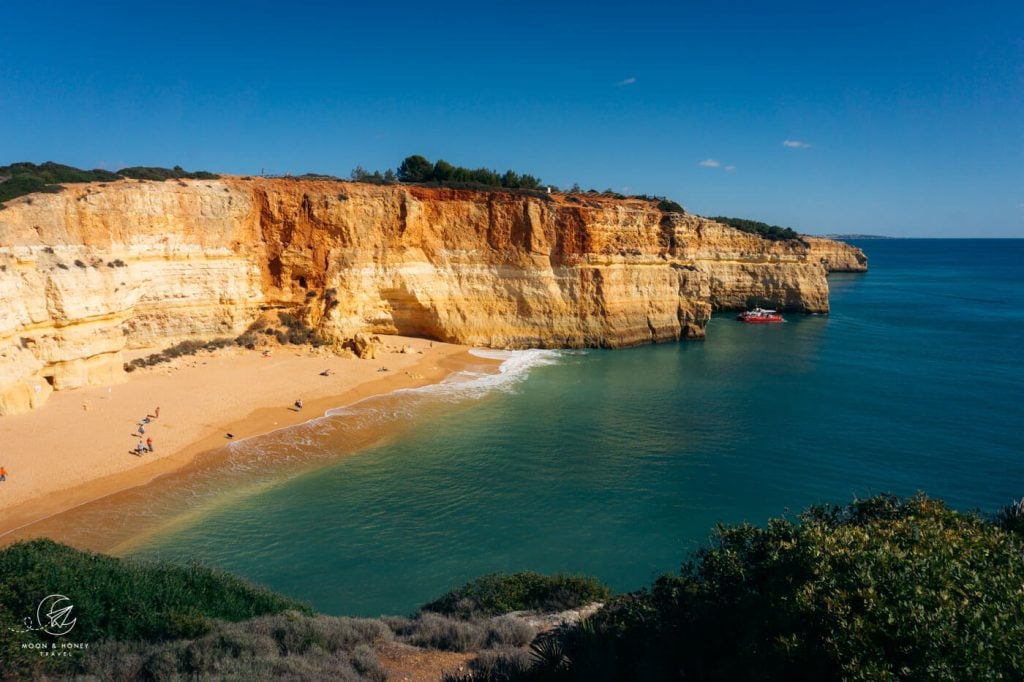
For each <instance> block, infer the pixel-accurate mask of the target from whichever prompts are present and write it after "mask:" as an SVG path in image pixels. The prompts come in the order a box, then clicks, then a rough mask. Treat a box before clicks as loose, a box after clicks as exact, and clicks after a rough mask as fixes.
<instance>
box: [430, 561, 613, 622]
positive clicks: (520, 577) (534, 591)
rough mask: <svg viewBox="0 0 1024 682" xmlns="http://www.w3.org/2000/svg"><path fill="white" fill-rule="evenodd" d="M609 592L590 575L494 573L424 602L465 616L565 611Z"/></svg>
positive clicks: (604, 597) (436, 610) (603, 598)
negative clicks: (531, 611)
mask: <svg viewBox="0 0 1024 682" xmlns="http://www.w3.org/2000/svg"><path fill="white" fill-rule="evenodd" d="M609 594H610V592H609V590H608V588H607V587H605V586H604V585H602V584H601V583H600V582H598V581H597V579H595V578H591V577H588V576H581V575H563V574H558V575H552V576H547V575H541V574H540V573H533V572H524V573H512V574H508V573H491V574H489V575H485V576H483V577H481V578H477V579H476V580H473V581H470V582H468V583H466V584H465V585H463V586H462V587H459V588H457V589H454V590H452V591H451V592H448V593H447V594H445V595H444V596H442V597H440V598H439V599H436V600H435V601H432V602H430V603H429V604H427V605H425V606H424V607H423V608H422V611H433V612H436V613H444V614H448V615H458V616H460V617H463V618H466V617H469V616H471V615H479V614H482V615H499V614H503V613H509V612H510V611H521V610H527V609H530V610H537V611H563V610H565V609H572V608H576V607H579V606H582V605H584V604H589V603H591V602H597V601H604V600H605V599H607V598H608V595H609Z"/></svg>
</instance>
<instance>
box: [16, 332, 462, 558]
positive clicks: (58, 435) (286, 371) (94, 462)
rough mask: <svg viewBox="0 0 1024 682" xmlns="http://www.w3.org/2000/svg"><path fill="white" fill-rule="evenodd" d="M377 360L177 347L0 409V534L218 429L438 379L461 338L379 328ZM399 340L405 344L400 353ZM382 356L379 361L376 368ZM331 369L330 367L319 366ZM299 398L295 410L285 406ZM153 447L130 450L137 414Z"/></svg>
mask: <svg viewBox="0 0 1024 682" xmlns="http://www.w3.org/2000/svg"><path fill="white" fill-rule="evenodd" d="M382 340H383V342H384V344H385V348H386V349H389V350H390V352H388V351H387V350H386V351H385V352H384V353H382V354H380V355H379V356H378V357H377V358H376V359H375V360H358V359H354V358H342V357H337V356H335V355H329V354H326V353H320V352H318V351H314V350H313V349H308V348H299V347H282V348H278V349H275V350H274V351H273V353H272V355H271V356H270V357H263V356H262V354H261V353H259V352H256V351H245V350H241V349H236V348H229V349H222V350H218V351H215V352H213V353H209V352H203V353H200V354H198V355H196V356H192V357H186V358H179V359H178V360H175V361H174V362H173V363H169V364H166V365H158V366H157V367H154V368H150V369H146V370H141V371H137V372H134V373H132V374H131V375H129V380H128V382H127V383H123V384H115V385H114V386H111V387H106V386H103V387H90V388H84V389H77V390H72V391H66V392H58V393H55V394H54V395H53V396H52V397H51V398H50V400H49V402H48V403H47V404H46V405H45V406H44V407H43V408H42V409H39V410H36V411H34V412H31V413H28V414H22V415H10V416H5V417H0V466H3V467H5V468H6V469H7V472H8V476H7V481H6V482H2V483H0V545H2V544H3V543H4V537H3V534H4V533H6V532H8V531H10V530H12V529H15V528H19V527H22V526H24V525H26V524H29V523H32V522H34V521H37V520H39V519H42V518H46V517H48V516H52V515H54V514H57V513H60V512H62V511H66V510H68V509H72V508H74V507H76V506H78V505H80V504H84V503H86V502H89V501H92V500H96V499H100V498H102V497H105V496H107V495H110V494H112V493H114V492H117V491H119V490H124V489H127V488H131V487H134V486H138V485H143V484H145V483H147V482H149V481H151V480H153V479H154V478H156V477H157V476H159V475H161V474H163V473H167V472H169V471H174V470H177V469H180V468H181V467H183V466H185V465H187V464H188V463H189V462H190V461H191V460H192V459H193V458H194V457H195V455H197V454H198V453H200V452H203V451H205V450H208V449H210V448H213V447H216V446H218V445H222V444H224V442H225V434H226V433H228V432H230V433H232V434H233V435H234V436H235V437H236V438H243V437H247V436H253V435H256V434H259V433H265V432H268V431H272V430H274V429H276V428H280V427H283V426H287V425H290V424H297V423H299V422H302V421H305V420H307V419H311V418H313V417H315V416H319V415H321V414H323V413H324V411H325V410H326V409H328V408H330V407H337V406H341V405H346V404H350V403H352V402H355V401H356V400H359V399H362V398H365V397H367V396H369V395H377V394H383V393H388V392H390V391H393V390H395V389H398V388H404V387H411V386H421V385H425V384H428V383H434V382H437V381H440V380H441V379H443V378H444V377H445V376H446V375H447V374H448V373H449V372H450V371H452V370H453V369H456V368H457V366H458V365H459V359H460V357H461V356H465V354H466V351H467V350H468V349H467V348H466V347H464V346H456V345H450V344H443V343H438V342H433V343H431V342H429V341H426V340H423V339H413V338H405V337H394V336H391V337H389V336H385V337H382ZM403 347H408V348H407V350H408V351H409V352H406V353H402V352H399V351H400V350H401V349H402V348H403ZM381 367H387V368H388V370H389V371H387V372H380V371H378V370H379V369H380V368H381ZM325 369H330V370H331V372H332V374H331V376H327V377H325V376H321V375H320V372H321V371H323V370H325ZM297 398H301V399H302V400H303V403H304V407H303V409H302V411H301V412H297V411H295V410H293V409H292V408H291V406H292V403H293V402H294V401H295V399H297ZM157 406H159V407H160V416H159V418H155V419H154V418H151V421H150V423H149V424H147V425H145V435H144V436H142V438H143V439H145V438H152V439H153V447H154V453H153V454H149V453H146V454H144V455H142V456H141V457H140V456H137V455H136V454H135V453H134V452H133V449H134V447H135V445H136V443H137V442H138V441H139V436H138V434H137V429H138V425H139V422H140V420H142V418H143V417H146V416H147V415H154V414H155V411H156V407H157Z"/></svg>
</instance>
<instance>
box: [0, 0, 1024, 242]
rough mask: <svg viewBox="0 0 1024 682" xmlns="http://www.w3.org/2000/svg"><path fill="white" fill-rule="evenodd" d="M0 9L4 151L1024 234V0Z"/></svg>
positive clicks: (868, 226) (805, 225)
mask: <svg viewBox="0 0 1024 682" xmlns="http://www.w3.org/2000/svg"><path fill="white" fill-rule="evenodd" d="M3 17H4V18H3V23H0V45H2V46H3V47H2V50H0V164H4V163H8V162H11V161H21V160H28V161H36V162H41V161H46V160H53V161H59V162H63V163H69V164H72V165H76V166H81V167H89V168H92V167H98V166H99V167H105V168H111V169H116V168H119V167H122V166H126V165H160V166H173V165H176V164H180V165H182V166H184V167H186V168H189V169H199V168H202V169H208V170H214V171H220V172H225V173H238V174H256V173H259V172H260V170H261V169H265V170H266V172H268V173H295V174H299V173H304V172H321V173H330V174H334V175H343V176H347V175H348V173H349V171H351V169H352V168H353V167H355V166H356V165H357V164H358V165H362V166H364V167H366V168H369V169H382V170H383V169H385V168H389V167H390V168H394V167H395V166H397V165H398V163H399V162H400V161H401V159H402V158H404V157H405V156H407V155H409V154H414V153H418V154H423V155H425V156H427V157H428V158H430V159H438V158H444V159H447V160H448V161H450V162H452V163H455V164H457V165H464V166H471V167H479V166H488V167H493V168H497V169H499V170H504V169H507V168H513V169H516V170H518V171H521V172H530V173H533V174H535V175H538V176H540V177H541V178H543V179H544V180H545V181H547V182H550V183H554V184H557V185H560V186H562V187H568V186H571V185H572V184H573V183H574V182H578V183H579V184H580V186H582V187H583V188H590V187H593V188H596V189H598V190H603V189H605V188H612V189H614V190H616V191H619V192H626V193H631V192H632V193H648V194H660V195H667V196H669V197H672V198H674V199H676V200H678V201H679V202H680V203H682V204H683V205H684V206H686V207H687V208H688V209H689V210H691V211H693V212H696V213H700V214H703V215H720V214H724V215H733V216H739V217H748V218H754V219H759V220H764V221H767V222H770V223H775V224H781V225H786V226H792V227H794V228H796V229H798V230H801V231H805V232H810V233H827V232H868V233H882V234H891V235H897V236H983V237H997V236H1015V237H1024V9H1022V8H1021V3H1019V2H982V3H966V2H964V3H941V2H912V1H911V2H884V3H880V2H879V3H876V2H870V1H865V2H858V3H853V2H849V3H846V2H833V3H825V2H813V3H811V2H808V3H743V2H707V1H706V0H705V1H704V2H699V3H689V2H681V3H675V4H673V5H671V6H668V4H667V3H665V4H662V3H657V4H655V3H643V2H634V3H616V4H604V3H600V2H591V3H570V2H551V3H534V2H520V3H489V2H485V1H483V0H478V1H477V2H475V3H436V2H435V3H426V2H419V3H405V2H388V3H374V2H370V1H369V0H365V1H364V2H361V3H352V4H348V3H340V2H330V3H329V2H292V3H282V2H276V3H269V2H260V1H253V2H217V1H215V0H207V2H204V3H195V2H190V1H188V0H177V1H176V2H169V3H147V2H138V1H137V0H136V1H134V2H130V3H121V2H97V3H84V2H66V3H65V2H55V1H51V2H47V3H27V2H21V3H13V4H8V6H6V7H5V8H4V11H3ZM787 141H788V144H787Z"/></svg>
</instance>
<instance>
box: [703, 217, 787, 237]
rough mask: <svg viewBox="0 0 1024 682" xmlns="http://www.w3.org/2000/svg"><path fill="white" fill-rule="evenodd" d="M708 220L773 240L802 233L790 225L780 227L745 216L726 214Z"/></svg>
mask: <svg viewBox="0 0 1024 682" xmlns="http://www.w3.org/2000/svg"><path fill="white" fill-rule="evenodd" d="M708 220H714V221H715V222H718V223H722V224H723V225H728V226H729V227H734V228H736V229H737V230H740V231H742V232H749V233H751V234H756V235H758V236H760V237H763V238H764V239H768V240H771V241H783V240H786V239H800V234H799V233H798V232H797V231H796V230H794V229H793V228H790V227H779V226H778V225H769V224H768V223H760V222H758V221H756V220H745V219H743V218H726V217H724V216H715V217H713V218H708Z"/></svg>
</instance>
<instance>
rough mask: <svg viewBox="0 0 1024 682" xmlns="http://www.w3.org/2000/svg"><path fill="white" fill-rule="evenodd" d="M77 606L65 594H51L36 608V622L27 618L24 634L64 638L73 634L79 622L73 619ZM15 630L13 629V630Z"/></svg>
mask: <svg viewBox="0 0 1024 682" xmlns="http://www.w3.org/2000/svg"><path fill="white" fill-rule="evenodd" d="M74 609H75V605H74V604H72V603H71V600H70V599H68V598H67V597H65V596H64V595H63V594H49V595H47V596H45V597H43V598H42V599H41V600H40V601H39V606H37V607H36V620H35V622H34V623H33V622H32V617H31V616H27V617H26V618H25V620H24V625H25V627H24V629H23V630H22V632H39V631H41V632H45V633H46V634H48V635H52V636H54V637H63V636H64V635H66V634H68V633H69V632H71V630H72V629H74V627H75V623H77V622H78V619H77V618H74V617H72V616H73V612H74ZM12 629H13V628H12Z"/></svg>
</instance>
